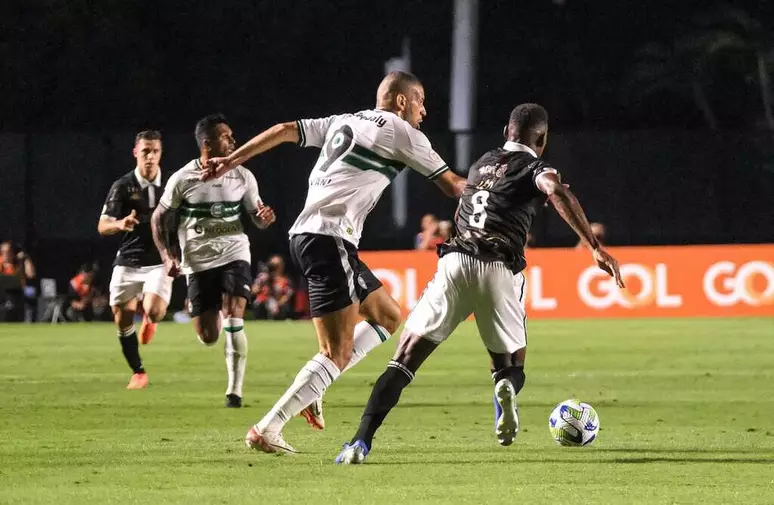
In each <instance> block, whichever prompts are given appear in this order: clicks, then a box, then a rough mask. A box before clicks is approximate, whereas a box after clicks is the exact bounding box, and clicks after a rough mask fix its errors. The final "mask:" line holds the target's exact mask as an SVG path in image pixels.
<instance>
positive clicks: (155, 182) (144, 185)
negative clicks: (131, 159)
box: [134, 167, 161, 189]
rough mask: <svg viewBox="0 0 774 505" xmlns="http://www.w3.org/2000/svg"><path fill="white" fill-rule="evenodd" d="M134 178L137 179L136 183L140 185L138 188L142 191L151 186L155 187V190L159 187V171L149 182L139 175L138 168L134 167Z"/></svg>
mask: <svg viewBox="0 0 774 505" xmlns="http://www.w3.org/2000/svg"><path fill="white" fill-rule="evenodd" d="M134 176H135V178H136V179H137V182H139V183H140V187H141V188H142V189H145V188H147V187H148V186H150V185H151V184H152V185H154V186H156V187H157V188H160V187H161V169H159V173H158V174H156V178H155V179H154V180H152V181H149V180H147V179H146V178H145V177H143V176H142V175H140V169H139V168H138V167H134Z"/></svg>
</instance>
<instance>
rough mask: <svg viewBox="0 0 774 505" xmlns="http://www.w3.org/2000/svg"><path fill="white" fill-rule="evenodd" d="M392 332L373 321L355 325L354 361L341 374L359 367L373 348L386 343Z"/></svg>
mask: <svg viewBox="0 0 774 505" xmlns="http://www.w3.org/2000/svg"><path fill="white" fill-rule="evenodd" d="M389 338H390V332H389V331H387V329H386V328H384V327H383V326H379V325H378V324H376V323H372V322H371V321H360V322H359V323H357V324H356V325H355V345H354V347H353V349H352V359H351V360H349V363H347V366H346V367H344V370H343V371H342V372H341V373H344V372H346V371H347V370H349V369H350V368H352V367H353V366H355V365H357V364H358V363H359V362H360V360H362V359H363V358H365V357H366V354H368V353H369V352H371V350H372V349H373V348H375V347H376V346H378V345H379V344H381V343H383V342H386V341H387V339H389Z"/></svg>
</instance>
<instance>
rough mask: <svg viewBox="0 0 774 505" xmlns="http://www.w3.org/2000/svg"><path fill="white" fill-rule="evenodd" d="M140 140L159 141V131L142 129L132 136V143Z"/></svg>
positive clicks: (135, 143)
mask: <svg viewBox="0 0 774 505" xmlns="http://www.w3.org/2000/svg"><path fill="white" fill-rule="evenodd" d="M141 140H158V141H161V132H160V131H158V130H143V131H141V132H140V133H138V134H137V135H135V137H134V145H137V142H139V141H141Z"/></svg>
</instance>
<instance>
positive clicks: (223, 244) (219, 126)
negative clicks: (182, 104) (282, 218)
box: [152, 114, 275, 408]
mask: <svg viewBox="0 0 774 505" xmlns="http://www.w3.org/2000/svg"><path fill="white" fill-rule="evenodd" d="M195 136H196V142H197V144H198V145H199V151H200V157H199V158H197V159H195V160H192V161H191V162H189V163H188V164H187V165H186V166H184V167H183V168H181V169H180V170H178V171H177V172H175V173H174V174H172V176H171V177H170V178H169V182H168V183H167V188H166V191H165V192H164V197H163V198H162V199H161V202H160V203H161V205H159V206H158V207H157V208H156V211H155V212H154V213H153V219H152V224H153V240H154V241H155V242H156V246H157V247H158V250H159V252H160V253H161V259H162V260H163V261H164V265H165V267H166V269H167V272H168V273H169V275H171V276H173V277H174V276H177V275H179V274H180V272H181V271H182V273H184V274H186V278H187V281H188V300H189V310H190V313H191V317H192V318H193V324H194V328H195V329H196V334H197V335H198V337H199V340H200V341H201V342H202V343H203V344H205V345H208V346H209V345H213V344H215V342H217V340H218V336H219V335H220V330H221V312H222V313H223V316H222V317H223V322H224V323H225V330H226V350H225V354H226V370H227V371H228V387H227V389H226V406H227V407H237V408H238V407H241V406H242V385H243V383H244V378H245V367H246V365H247V335H246V334H245V331H244V312H245V306H246V304H247V300H248V298H250V284H251V279H252V275H251V274H252V272H251V271H250V242H249V240H248V239H247V235H245V233H244V230H243V229H242V223H241V221H240V215H241V213H242V211H243V210H244V211H246V212H247V214H248V215H249V216H250V218H251V219H252V221H253V223H255V225H256V226H257V227H258V228H261V229H263V228H266V227H268V226H269V225H271V224H272V223H273V222H274V220H275V217H274V211H273V210H272V209H271V207H268V206H266V205H264V204H263V202H262V201H261V196H260V195H259V194H258V183H257V182H256V180H255V176H254V175H253V174H252V173H251V172H250V171H249V170H247V169H245V168H244V167H241V166H237V167H235V169H234V170H233V171H232V172H230V173H229V174H226V175H222V176H220V177H217V178H214V179H211V180H209V181H206V182H203V181H201V180H200V179H199V170H200V169H201V167H202V165H203V164H205V163H206V162H207V160H208V159H210V158H211V157H216V156H217V157H220V156H228V155H229V154H231V153H232V152H233V151H234V147H235V141H234V136H233V133H232V131H231V128H230V127H229V126H228V124H227V123H226V118H225V117H224V116H222V115H220V114H213V115H210V116H207V117H205V118H204V119H202V120H200V121H199V122H198V123H197V124H196V130H195ZM175 213H177V214H178V215H179V217H180V224H179V226H178V230H177V231H178V238H179V240H180V248H181V252H182V256H181V257H178V256H177V254H176V253H175V252H174V251H173V250H172V249H171V248H170V245H169V243H168V241H167V237H168V236H169V233H168V232H169V230H170V229H171V228H172V226H173V218H174V215H175Z"/></svg>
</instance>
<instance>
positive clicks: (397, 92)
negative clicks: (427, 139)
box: [376, 71, 425, 128]
mask: <svg viewBox="0 0 774 505" xmlns="http://www.w3.org/2000/svg"><path fill="white" fill-rule="evenodd" d="M376 108H377V109H382V110H388V111H390V112H394V113H395V114H397V115H398V116H400V117H401V118H403V119H404V120H406V121H408V122H409V123H410V124H411V126H413V127H414V128H419V123H421V122H422V119H423V118H424V116H425V89H424V88H423V87H422V83H421V82H420V81H419V79H418V78H417V76H415V75H414V74H410V73H408V72H401V71H396V72H390V73H389V74H387V76H386V77H385V78H384V79H382V82H381V83H380V84H379V89H377V90H376Z"/></svg>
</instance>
